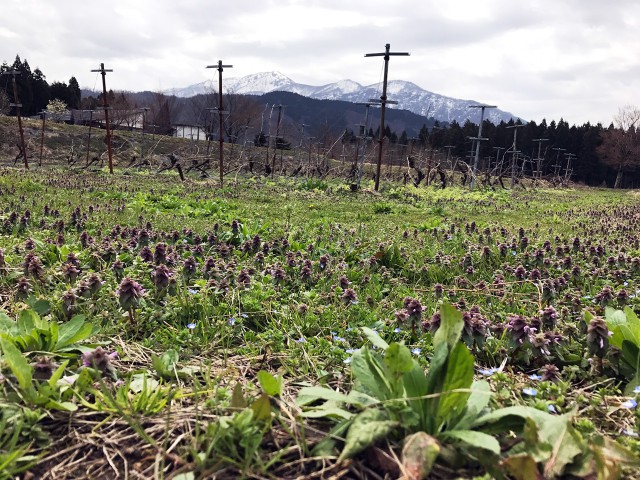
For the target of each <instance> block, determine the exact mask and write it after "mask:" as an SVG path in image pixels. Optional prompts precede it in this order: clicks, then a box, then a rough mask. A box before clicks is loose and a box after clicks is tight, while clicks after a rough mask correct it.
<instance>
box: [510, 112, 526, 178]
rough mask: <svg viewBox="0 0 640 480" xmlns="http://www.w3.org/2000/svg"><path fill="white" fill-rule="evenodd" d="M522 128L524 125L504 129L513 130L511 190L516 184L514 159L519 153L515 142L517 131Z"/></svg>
mask: <svg viewBox="0 0 640 480" xmlns="http://www.w3.org/2000/svg"><path fill="white" fill-rule="evenodd" d="M522 127H524V125H522V124H516V125H511V126H508V127H506V128H513V145H512V146H511V148H513V150H512V151H511V188H513V187H514V186H515V184H516V157H517V155H518V153H520V152H519V151H518V148H517V145H516V142H517V139H518V129H519V128H522Z"/></svg>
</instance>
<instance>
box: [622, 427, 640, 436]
mask: <svg viewBox="0 0 640 480" xmlns="http://www.w3.org/2000/svg"><path fill="white" fill-rule="evenodd" d="M622 433H624V434H625V435H627V436H628V437H638V434H637V433H636V432H634V431H633V430H631V429H630V428H627V429H625V430H623V431H622Z"/></svg>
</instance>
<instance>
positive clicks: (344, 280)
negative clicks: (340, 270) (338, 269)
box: [338, 275, 351, 290]
mask: <svg viewBox="0 0 640 480" xmlns="http://www.w3.org/2000/svg"><path fill="white" fill-rule="evenodd" d="M338 281H339V282H340V288H342V289H343V290H346V289H347V288H349V285H351V282H350V281H349V279H348V278H347V277H346V276H344V275H341V276H340V279H339V280H338Z"/></svg>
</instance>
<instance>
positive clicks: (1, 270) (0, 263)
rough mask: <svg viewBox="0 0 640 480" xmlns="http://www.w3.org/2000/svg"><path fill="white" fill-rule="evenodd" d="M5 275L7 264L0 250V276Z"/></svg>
mask: <svg viewBox="0 0 640 480" xmlns="http://www.w3.org/2000/svg"><path fill="white" fill-rule="evenodd" d="M6 273H7V262H6V260H5V258H4V250H3V249H2V248H0V275H5V274H6Z"/></svg>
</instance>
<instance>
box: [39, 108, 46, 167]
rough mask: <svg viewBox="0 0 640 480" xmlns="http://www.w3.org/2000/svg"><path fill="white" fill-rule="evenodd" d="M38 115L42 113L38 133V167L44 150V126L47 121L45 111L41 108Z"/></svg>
mask: <svg viewBox="0 0 640 480" xmlns="http://www.w3.org/2000/svg"><path fill="white" fill-rule="evenodd" d="M40 115H42V131H41V133H40V163H38V166H39V167H41V166H42V152H43V150H44V126H45V123H46V121H47V111H46V110H42V111H41V112H40Z"/></svg>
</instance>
